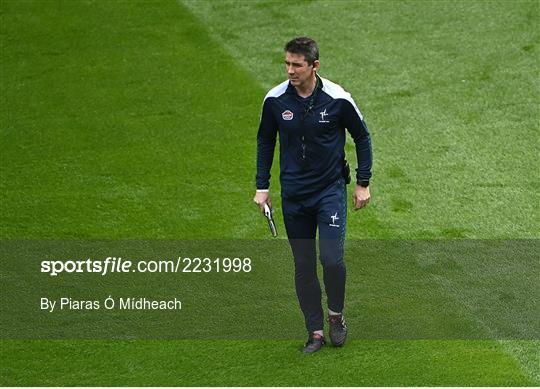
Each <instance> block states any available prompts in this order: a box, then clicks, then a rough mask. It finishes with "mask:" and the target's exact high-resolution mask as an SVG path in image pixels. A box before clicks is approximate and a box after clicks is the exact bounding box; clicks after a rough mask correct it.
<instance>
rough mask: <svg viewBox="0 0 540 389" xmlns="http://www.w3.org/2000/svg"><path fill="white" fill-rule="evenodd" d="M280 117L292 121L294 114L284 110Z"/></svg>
mask: <svg viewBox="0 0 540 389" xmlns="http://www.w3.org/2000/svg"><path fill="white" fill-rule="evenodd" d="M281 117H282V118H283V120H292V119H293V117H294V114H293V113H292V112H291V111H289V110H286V111H283V112H282V113H281Z"/></svg>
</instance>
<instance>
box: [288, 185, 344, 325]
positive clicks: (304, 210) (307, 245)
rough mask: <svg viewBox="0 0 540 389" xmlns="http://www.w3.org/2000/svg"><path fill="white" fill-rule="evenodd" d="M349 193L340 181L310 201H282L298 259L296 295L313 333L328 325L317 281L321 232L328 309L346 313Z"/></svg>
mask: <svg viewBox="0 0 540 389" xmlns="http://www.w3.org/2000/svg"><path fill="white" fill-rule="evenodd" d="M346 193H347V192H346V185H345V180H344V179H343V178H339V179H338V180H337V181H335V182H334V183H332V184H330V185H329V186H327V187H326V188H324V189H323V190H321V191H319V192H317V193H315V194H313V195H311V196H309V197H307V198H302V199H300V200H296V199H295V200H290V199H286V198H283V199H282V207H283V220H284V222H285V228H286V230H287V236H288V238H289V243H290V245H291V249H292V252H293V256H294V265H295V277H294V279H295V286H296V294H297V296H298V301H299V302H300V308H301V309H302V312H303V314H304V318H305V323H306V328H307V330H308V331H309V332H312V331H317V330H322V329H323V324H324V314H323V308H322V303H321V286H320V284H319V279H318V277H317V250H316V235H317V228H318V229H319V254H320V260H321V263H322V267H323V280H324V287H325V291H326V296H327V300H328V308H329V309H331V310H332V311H334V312H342V310H343V304H344V300H345V274H346V270H345V262H344V260H343V243H344V239H345V226H346V221H347V199H346Z"/></svg>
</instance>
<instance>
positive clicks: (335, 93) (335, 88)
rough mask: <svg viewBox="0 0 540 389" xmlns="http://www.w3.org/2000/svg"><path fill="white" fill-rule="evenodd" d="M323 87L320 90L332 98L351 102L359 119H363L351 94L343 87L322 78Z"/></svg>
mask: <svg viewBox="0 0 540 389" xmlns="http://www.w3.org/2000/svg"><path fill="white" fill-rule="evenodd" d="M321 80H322V83H323V88H322V90H323V91H324V92H326V93H327V94H328V95H329V96H330V97H331V98H333V99H344V100H347V101H348V102H350V103H351V104H352V106H353V107H354V109H355V110H356V113H358V116H360V119H362V120H364V117H363V116H362V113H361V112H360V110H359V109H358V107H357V106H356V103H355V102H354V100H353V98H352V96H351V94H350V93H349V92H347V91H346V90H345V89H343V88H342V87H341V86H340V85H338V84H336V83H334V82H332V81H330V80H327V79H326V78H322V77H321Z"/></svg>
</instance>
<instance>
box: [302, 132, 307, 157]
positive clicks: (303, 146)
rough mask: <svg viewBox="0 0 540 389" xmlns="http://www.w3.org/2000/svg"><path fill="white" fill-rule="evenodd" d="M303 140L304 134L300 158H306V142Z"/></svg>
mask: <svg viewBox="0 0 540 389" xmlns="http://www.w3.org/2000/svg"><path fill="white" fill-rule="evenodd" d="M304 140H305V138H304V135H302V159H306V144H305V142H304Z"/></svg>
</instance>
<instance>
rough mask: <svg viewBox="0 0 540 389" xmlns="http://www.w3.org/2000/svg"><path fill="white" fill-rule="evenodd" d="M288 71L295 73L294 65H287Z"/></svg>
mask: <svg viewBox="0 0 540 389" xmlns="http://www.w3.org/2000/svg"><path fill="white" fill-rule="evenodd" d="M287 73H289V74H294V68H293V67H292V65H287Z"/></svg>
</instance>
